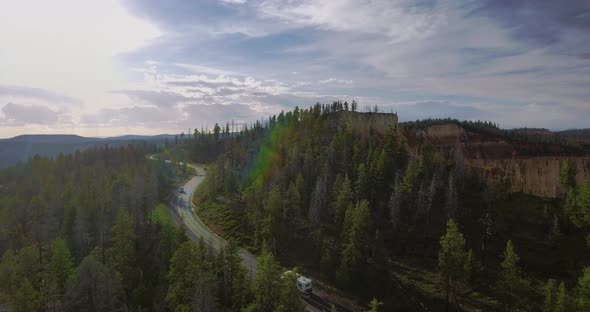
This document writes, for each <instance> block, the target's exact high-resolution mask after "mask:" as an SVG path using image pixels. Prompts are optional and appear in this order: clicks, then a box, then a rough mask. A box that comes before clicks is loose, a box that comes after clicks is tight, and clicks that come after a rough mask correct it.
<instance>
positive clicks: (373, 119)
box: [335, 111, 398, 132]
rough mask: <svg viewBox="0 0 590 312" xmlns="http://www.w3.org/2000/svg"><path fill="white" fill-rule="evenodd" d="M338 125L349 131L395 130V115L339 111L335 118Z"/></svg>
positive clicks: (396, 118) (396, 119)
mask: <svg viewBox="0 0 590 312" xmlns="http://www.w3.org/2000/svg"><path fill="white" fill-rule="evenodd" d="M335 117H336V118H337V120H338V122H339V123H344V124H346V126H347V127H348V128H349V129H355V130H357V131H361V132H368V131H369V130H370V129H371V128H372V129H373V130H377V131H379V132H385V131H386V130H388V129H397V121H398V117H397V114H393V113H370V112H351V111H340V112H338V113H337V115H336V116H335Z"/></svg>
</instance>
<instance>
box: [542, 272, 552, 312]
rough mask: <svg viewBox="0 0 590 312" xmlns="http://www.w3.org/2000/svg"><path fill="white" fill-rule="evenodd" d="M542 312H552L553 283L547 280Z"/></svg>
mask: <svg viewBox="0 0 590 312" xmlns="http://www.w3.org/2000/svg"><path fill="white" fill-rule="evenodd" d="M543 312H553V281H551V280H548V281H547V284H546V285H545V300H544V301H543Z"/></svg>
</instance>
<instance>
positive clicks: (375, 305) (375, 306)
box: [369, 298, 383, 312]
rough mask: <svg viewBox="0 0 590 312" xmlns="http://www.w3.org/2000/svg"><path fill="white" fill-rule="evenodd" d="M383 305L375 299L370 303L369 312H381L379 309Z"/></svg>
mask: <svg viewBox="0 0 590 312" xmlns="http://www.w3.org/2000/svg"><path fill="white" fill-rule="evenodd" d="M382 305H383V302H381V301H379V300H377V298H373V300H371V302H370V303H369V312H379V307H380V306H382Z"/></svg>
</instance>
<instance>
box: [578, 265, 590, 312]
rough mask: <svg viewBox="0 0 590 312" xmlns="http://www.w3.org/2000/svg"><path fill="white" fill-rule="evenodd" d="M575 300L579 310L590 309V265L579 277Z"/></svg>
mask: <svg viewBox="0 0 590 312" xmlns="http://www.w3.org/2000/svg"><path fill="white" fill-rule="evenodd" d="M575 302H576V307H577V308H578V310H580V311H590V267H586V268H585V269H584V271H583V272H582V276H580V278H579V279H578V285H577V287H576V289H575Z"/></svg>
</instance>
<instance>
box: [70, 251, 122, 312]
mask: <svg viewBox="0 0 590 312" xmlns="http://www.w3.org/2000/svg"><path fill="white" fill-rule="evenodd" d="M65 310H66V311H72V312H74V311H92V312H108V311H126V310H127V308H126V305H125V293H124V291H123V288H122V287H121V284H120V282H119V280H118V278H117V277H116V275H115V274H114V273H113V272H112V271H111V270H109V268H108V267H106V266H105V265H103V264H102V263H101V262H100V261H98V260H97V259H96V258H95V256H93V255H90V256H87V257H86V258H84V260H82V263H80V265H79V266H78V268H76V271H75V273H74V275H73V276H72V279H71V280H70V281H69V282H68V290H67V292H66V300H65Z"/></svg>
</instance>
